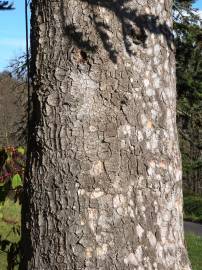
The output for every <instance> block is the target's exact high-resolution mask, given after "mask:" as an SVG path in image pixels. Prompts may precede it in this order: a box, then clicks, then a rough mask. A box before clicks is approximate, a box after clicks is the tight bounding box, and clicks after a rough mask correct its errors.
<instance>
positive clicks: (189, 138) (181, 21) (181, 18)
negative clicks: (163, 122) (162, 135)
mask: <svg viewBox="0 0 202 270" xmlns="http://www.w3.org/2000/svg"><path fill="white" fill-rule="evenodd" d="M192 4H193V1H178V2H176V3H175V5H174V11H175V12H174V17H175V24H174V28H175V44H176V60H177V92H178V102H177V104H178V106H177V107H178V130H179V135H180V146H181V153H182V160H183V184H184V191H185V193H186V192H192V193H195V194H197V193H198V194H202V181H201V179H202V118H201V115H202V106H201V104H202V83H201V76H202V54H201V49H202V28H201V20H200V18H199V16H198V15H197V13H196V10H194V9H193V8H192Z"/></svg>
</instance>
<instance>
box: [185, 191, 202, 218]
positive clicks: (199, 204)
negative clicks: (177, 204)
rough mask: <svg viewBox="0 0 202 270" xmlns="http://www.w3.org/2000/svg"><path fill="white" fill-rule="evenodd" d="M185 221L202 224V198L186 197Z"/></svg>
mask: <svg viewBox="0 0 202 270" xmlns="http://www.w3.org/2000/svg"><path fill="white" fill-rule="evenodd" d="M184 219H185V220H188V221H193V222H198V223H202V197H199V196H193V195H188V196H184Z"/></svg>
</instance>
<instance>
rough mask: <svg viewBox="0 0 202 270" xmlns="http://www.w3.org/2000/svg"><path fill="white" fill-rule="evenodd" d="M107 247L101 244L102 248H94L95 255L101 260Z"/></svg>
mask: <svg viewBox="0 0 202 270" xmlns="http://www.w3.org/2000/svg"><path fill="white" fill-rule="evenodd" d="M107 250H108V245H107V244H103V245H102V246H99V247H97V248H96V254H97V256H98V257H100V258H103V257H105V255H106V254H107Z"/></svg>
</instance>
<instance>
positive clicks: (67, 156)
mask: <svg viewBox="0 0 202 270" xmlns="http://www.w3.org/2000/svg"><path fill="white" fill-rule="evenodd" d="M171 4H172V3H171V1H169V0H165V1H160V2H159V1H157V0H156V1H148V2H146V1H145V0H140V1H139V0H138V1H135V0H131V1H124V0H117V1H109V0H102V1H99V0H98V1H96V0H60V1H42V0H38V1H37V0H33V1H32V20H31V23H32V40H31V47H32V61H33V62H32V79H33V88H34V93H33V107H34V111H33V119H32V123H31V124H32V128H30V135H31V137H30V144H29V148H28V165H27V177H26V180H25V194H24V201H23V220H22V222H23V230H22V232H23V243H24V251H23V258H22V265H21V269H23V270H25V269H29V270H42V269H44V270H45V269H58V270H64V269H67V270H72V269H76V270H80V269H86V270H87V269H88V270H95V269H99V270H108V269H110V270H115V269H116V270H121V269H137V270H144V269H158V270H182V269H183V270H188V269H190V265H189V261H188V258H187V252H186V249H185V247H184V237H183V219H182V188H181V161H180V153H179V148H178V139H177V132H176V119H175V117H176V115H175V101H176V95H175V60H174V52H173V50H174V49H173V42H172V34H171V30H170V27H172V19H171Z"/></svg>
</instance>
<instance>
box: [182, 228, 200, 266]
mask: <svg viewBox="0 0 202 270" xmlns="http://www.w3.org/2000/svg"><path fill="white" fill-rule="evenodd" d="M185 239H186V244H187V250H188V254H189V258H190V261H191V264H192V270H202V256H201V254H202V237H199V236H196V235H194V234H191V233H188V234H185Z"/></svg>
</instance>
